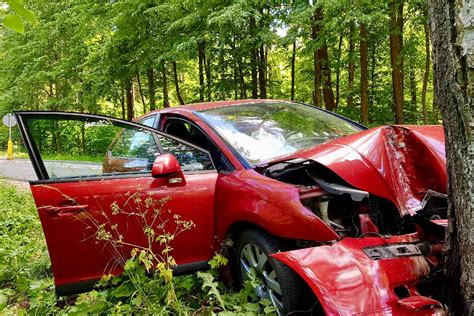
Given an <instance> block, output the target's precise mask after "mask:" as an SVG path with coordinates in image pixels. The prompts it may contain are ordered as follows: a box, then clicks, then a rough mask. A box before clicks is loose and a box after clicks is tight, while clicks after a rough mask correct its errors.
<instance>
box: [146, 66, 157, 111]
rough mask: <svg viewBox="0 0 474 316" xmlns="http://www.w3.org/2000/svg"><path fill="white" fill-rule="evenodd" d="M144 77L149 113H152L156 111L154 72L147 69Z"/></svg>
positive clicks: (151, 69)
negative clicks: (146, 81)
mask: <svg viewBox="0 0 474 316" xmlns="http://www.w3.org/2000/svg"><path fill="white" fill-rule="evenodd" d="M146 76H147V79H148V98H149V102H150V111H153V110H155V109H156V97H155V96H156V92H155V71H154V70H153V68H151V67H150V68H148V70H147V73H146Z"/></svg>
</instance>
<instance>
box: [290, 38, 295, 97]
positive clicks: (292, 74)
mask: <svg viewBox="0 0 474 316" xmlns="http://www.w3.org/2000/svg"><path fill="white" fill-rule="evenodd" d="M295 63H296V41H293V52H292V53H291V101H295Z"/></svg>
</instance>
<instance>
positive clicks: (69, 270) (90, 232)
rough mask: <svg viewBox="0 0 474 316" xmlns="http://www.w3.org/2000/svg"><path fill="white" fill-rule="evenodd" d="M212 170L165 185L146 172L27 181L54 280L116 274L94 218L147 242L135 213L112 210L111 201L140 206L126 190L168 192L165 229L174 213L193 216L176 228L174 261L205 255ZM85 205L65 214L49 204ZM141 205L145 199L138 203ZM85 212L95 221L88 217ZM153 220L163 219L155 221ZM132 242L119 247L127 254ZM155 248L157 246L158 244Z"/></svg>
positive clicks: (129, 208) (129, 238)
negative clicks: (123, 176) (120, 176)
mask: <svg viewBox="0 0 474 316" xmlns="http://www.w3.org/2000/svg"><path fill="white" fill-rule="evenodd" d="M216 178H217V173H214V174H206V175H186V182H187V183H186V186H183V187H171V188H170V187H168V186H167V182H168V179H153V178H152V177H151V176H150V175H146V176H143V177H136V178H130V179H108V180H94V181H84V182H73V183H69V182H67V183H52V184H48V185H31V190H32V193H33V196H34V198H35V202H36V205H37V207H38V213H39V216H40V219H41V224H42V225H43V230H44V233H45V237H46V241H47V244H48V250H49V255H50V258H51V265H52V269H53V274H54V281H55V284H56V285H57V286H58V285H63V284H69V283H75V282H79V281H85V280H90V279H98V278H100V277H101V276H102V275H103V274H107V273H112V274H117V273H120V272H121V269H120V267H118V266H117V265H116V264H115V257H114V255H113V254H112V253H113V249H110V248H109V247H106V246H105V245H106V243H105V242H103V241H98V240H96V238H95V233H96V231H97V229H96V226H95V224H94V223H95V222H98V223H100V224H102V223H107V222H108V219H110V220H111V222H112V223H113V224H117V225H118V227H119V230H120V233H121V234H122V235H123V236H124V241H125V242H128V243H130V244H134V245H141V246H146V245H147V242H146V240H145V238H144V233H143V227H142V226H141V225H140V224H139V221H138V220H137V219H136V218H135V216H129V215H126V214H119V215H113V214H112V208H111V205H112V203H114V202H117V204H118V205H119V206H120V207H121V208H122V209H123V211H125V212H134V211H139V206H137V203H135V202H133V201H129V202H126V201H127V200H129V196H130V194H133V193H135V192H140V197H141V198H142V199H143V200H144V199H146V197H147V196H148V194H151V196H152V197H153V198H154V199H156V200H158V199H160V198H163V197H167V196H170V197H171V200H170V201H169V202H168V203H167V204H166V210H167V209H170V210H173V212H172V213H169V214H165V216H164V220H166V219H169V222H168V223H167V226H166V230H168V231H171V232H172V231H174V227H175V226H174V224H173V215H174V214H178V215H180V216H181V219H183V220H192V221H193V222H194V224H195V225H196V227H194V228H193V229H191V230H188V231H185V232H183V233H182V234H180V235H179V236H178V237H177V238H176V239H175V240H174V241H173V242H172V244H171V245H172V247H173V248H174V249H175V250H174V251H173V253H172V255H173V257H174V258H175V260H176V262H177V264H184V263H190V262H195V261H202V260H209V259H210V258H211V257H212V255H213V249H212V244H213V241H214V188H215V183H216ZM67 197H71V198H73V199H74V201H75V203H77V204H79V205H86V206H87V207H86V208H85V209H83V210H78V212H75V213H74V214H71V215H70V216H57V215H56V214H54V213H51V211H49V209H50V207H51V206H53V207H61V206H67V205H71V201H70V200H69V199H68V198H67ZM138 204H141V205H142V207H143V204H144V202H142V203H138ZM90 217H91V218H93V219H94V220H95V221H91V220H90ZM156 224H157V225H159V224H162V222H160V223H156ZM131 249H132V248H131V247H124V248H123V249H121V250H120V254H123V255H124V256H125V258H127V257H128V256H129V254H130V251H131ZM157 253H159V249H157Z"/></svg>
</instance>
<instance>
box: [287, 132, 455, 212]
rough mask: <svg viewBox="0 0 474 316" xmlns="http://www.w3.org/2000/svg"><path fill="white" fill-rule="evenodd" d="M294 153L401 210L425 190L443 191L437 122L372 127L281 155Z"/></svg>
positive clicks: (415, 204) (410, 208) (412, 206)
mask: <svg viewBox="0 0 474 316" xmlns="http://www.w3.org/2000/svg"><path fill="white" fill-rule="evenodd" d="M295 157H298V158H304V159H309V160H313V161H316V162H318V163H320V164H322V165H323V166H325V167H327V168H329V169H330V170H331V171H333V172H334V173H336V174H337V175H338V176H340V177H341V178H342V179H343V180H344V181H346V182H347V183H348V184H350V185H351V186H353V187H355V188H357V189H359V190H363V191H367V192H369V193H370V194H373V195H376V196H379V197H382V198H386V199H388V200H390V201H391V202H392V203H393V204H394V205H395V206H397V208H398V209H399V211H400V212H401V214H402V215H405V214H413V213H414V212H415V211H416V210H418V209H419V208H420V205H421V204H422V201H423V198H424V196H425V194H426V193H427V192H428V191H429V190H432V191H436V192H439V193H441V194H445V193H446V183H447V176H446V158H445V145H444V132H443V128H442V127H441V126H383V127H377V128H372V129H369V130H366V131H363V132H360V133H357V134H354V135H350V136H347V137H342V138H339V139H336V140H333V141H331V142H328V143H326V144H323V145H320V146H318V147H314V148H310V149H307V150H303V151H300V152H297V153H295V154H293V155H291V156H288V157H285V158H284V159H285V160H288V159H291V158H295ZM282 160H283V159H282Z"/></svg>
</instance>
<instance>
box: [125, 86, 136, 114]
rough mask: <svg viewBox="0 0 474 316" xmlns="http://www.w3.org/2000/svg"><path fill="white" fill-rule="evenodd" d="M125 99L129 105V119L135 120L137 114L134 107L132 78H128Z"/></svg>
mask: <svg viewBox="0 0 474 316" xmlns="http://www.w3.org/2000/svg"><path fill="white" fill-rule="evenodd" d="M125 100H126V106H127V120H129V121H131V120H133V117H134V116H135V109H134V100H135V98H134V97H133V81H132V79H129V80H127V82H126V84H125Z"/></svg>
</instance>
